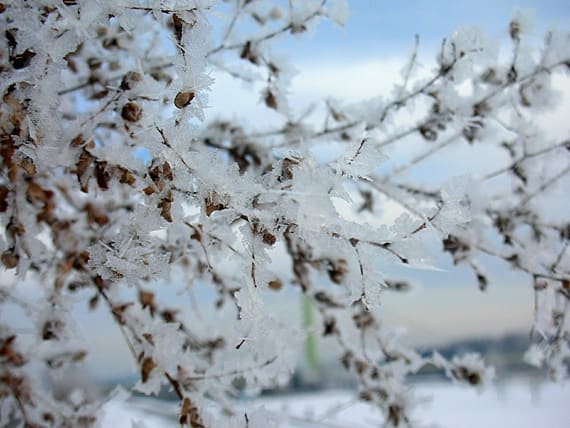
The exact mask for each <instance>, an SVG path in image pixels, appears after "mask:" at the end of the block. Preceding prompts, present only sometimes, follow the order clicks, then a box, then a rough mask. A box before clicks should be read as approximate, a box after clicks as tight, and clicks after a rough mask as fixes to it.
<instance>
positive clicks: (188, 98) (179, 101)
mask: <svg viewBox="0 0 570 428" xmlns="http://www.w3.org/2000/svg"><path fill="white" fill-rule="evenodd" d="M195 96H196V93H195V92H194V91H180V92H178V93H177V94H176V97H174V105H175V106H176V108H179V109H183V108H184V107H186V106H187V105H188V104H190V103H191V102H192V100H193V99H194V97H195Z"/></svg>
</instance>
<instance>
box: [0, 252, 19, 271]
mask: <svg viewBox="0 0 570 428" xmlns="http://www.w3.org/2000/svg"><path fill="white" fill-rule="evenodd" d="M1 259H2V264H3V265H4V266H5V267H6V269H13V268H15V267H16V266H18V260H20V256H18V254H16V253H14V251H13V250H6V251H4V252H3V253H2V256H1Z"/></svg>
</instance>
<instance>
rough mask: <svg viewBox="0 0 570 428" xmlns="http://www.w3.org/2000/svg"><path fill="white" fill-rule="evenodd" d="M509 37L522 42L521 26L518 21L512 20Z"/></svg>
mask: <svg viewBox="0 0 570 428" xmlns="http://www.w3.org/2000/svg"><path fill="white" fill-rule="evenodd" d="M509 35H510V36H511V39H513V40H516V41H518V40H520V35H521V24H520V22H518V21H515V20H512V21H511V22H510V23H509Z"/></svg>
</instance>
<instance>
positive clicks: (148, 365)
mask: <svg viewBox="0 0 570 428" xmlns="http://www.w3.org/2000/svg"><path fill="white" fill-rule="evenodd" d="M155 367H156V363H155V362H154V360H153V359H152V358H151V357H146V358H145V359H144V360H143V362H142V363H141V379H142V382H143V383H146V382H147V381H148V379H149V377H150V374H151V372H152V371H153V370H154V368H155Z"/></svg>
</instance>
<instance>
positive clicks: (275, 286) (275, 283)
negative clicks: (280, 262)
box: [267, 279, 283, 291]
mask: <svg viewBox="0 0 570 428" xmlns="http://www.w3.org/2000/svg"><path fill="white" fill-rule="evenodd" d="M267 286H268V287H269V288H270V289H271V290H273V291H279V290H281V288H283V283H282V282H281V281H280V280H278V279H273V280H271V281H269V282H268V283H267Z"/></svg>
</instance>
